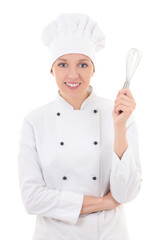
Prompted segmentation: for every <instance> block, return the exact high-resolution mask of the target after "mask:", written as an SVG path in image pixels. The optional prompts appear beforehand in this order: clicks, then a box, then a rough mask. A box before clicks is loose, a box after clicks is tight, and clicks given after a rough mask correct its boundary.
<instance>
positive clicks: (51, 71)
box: [50, 68, 54, 76]
mask: <svg viewBox="0 0 160 240" xmlns="http://www.w3.org/2000/svg"><path fill="white" fill-rule="evenodd" d="M50 73H51V74H52V75H53V76H54V72H53V70H52V68H51V70H50Z"/></svg>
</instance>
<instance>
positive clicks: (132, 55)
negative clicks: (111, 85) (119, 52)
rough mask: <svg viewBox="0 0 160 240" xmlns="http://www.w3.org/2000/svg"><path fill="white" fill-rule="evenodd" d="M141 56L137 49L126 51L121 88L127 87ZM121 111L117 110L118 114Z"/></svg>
mask: <svg viewBox="0 0 160 240" xmlns="http://www.w3.org/2000/svg"><path fill="white" fill-rule="evenodd" d="M141 57H142V54H141V51H140V50H139V49H136V48H131V50H130V51H129V52H128V55H127V61H126V80H125V82H124V85H123V88H129V86H130V81H131V78H132V76H133V74H134V72H135V70H136V68H137V67H138V65H139V63H140V60H141ZM122 112H123V111H122V110H119V114H121V113H122Z"/></svg>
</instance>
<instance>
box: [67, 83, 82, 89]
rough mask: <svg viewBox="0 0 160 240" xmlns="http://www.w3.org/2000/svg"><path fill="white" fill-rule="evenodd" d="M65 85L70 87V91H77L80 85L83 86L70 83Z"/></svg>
mask: <svg viewBox="0 0 160 240" xmlns="http://www.w3.org/2000/svg"><path fill="white" fill-rule="evenodd" d="M65 84H66V85H67V87H69V88H70V89H76V88H78V87H79V85H80V84H81V83H74V84H73V83H68V82H65Z"/></svg>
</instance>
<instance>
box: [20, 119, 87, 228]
mask: <svg viewBox="0 0 160 240" xmlns="http://www.w3.org/2000/svg"><path fill="white" fill-rule="evenodd" d="M18 173H19V186H20V192H21V196H22V200H23V203H24V206H25V209H26V211H27V212H28V213H29V214H35V215H41V216H44V217H48V218H54V219H57V220H61V221H64V222H66V223H70V224H76V223H77V220H78V217H79V214H80V210H81V207H82V203H83V195H82V194H78V193H75V192H70V191H61V190H58V189H50V188H48V187H47V186H46V184H45V181H44V179H43V174H42V168H41V165H40V161H39V157H38V153H37V149H36V141H35V134H34V128H33V126H32V124H31V123H30V122H29V121H28V119H27V118H26V116H25V117H24V119H23V124H22V128H21V131H20V141H19V152H18Z"/></svg>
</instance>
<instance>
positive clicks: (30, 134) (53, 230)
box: [18, 14, 141, 240]
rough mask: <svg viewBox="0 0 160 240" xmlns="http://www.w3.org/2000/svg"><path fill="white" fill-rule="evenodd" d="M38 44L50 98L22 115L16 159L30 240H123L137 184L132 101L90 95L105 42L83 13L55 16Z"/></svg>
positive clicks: (126, 94) (125, 93)
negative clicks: (46, 65) (47, 66)
mask: <svg viewBox="0 0 160 240" xmlns="http://www.w3.org/2000/svg"><path fill="white" fill-rule="evenodd" d="M42 39H43V42H44V43H45V44H46V45H47V46H48V47H49V50H50V53H51V62H52V65H51V70H50V72H51V74H52V75H53V76H54V77H55V79H56V83H57V86H58V93H57V96H56V99H55V100H53V101H52V102H50V103H48V104H46V105H44V106H42V107H39V108H37V109H34V110H32V111H31V112H30V113H28V114H26V116H25V117H24V121H23V126H22V130H21V139H20V149H19V156H18V164H19V180H20V189H21V194H22V199H23V202H24V206H25V208H26V210H27V212H28V213H29V214H35V215H37V218H36V227H35V232H34V240H62V239H69V240H71V239H73V240H82V239H83V240H90V239H92V240H128V239H129V235H128V232H127V224H126V221H125V213H124V209H123V204H124V203H127V202H129V201H132V200H133V199H134V198H135V197H136V196H137V194H138V193H139V190H140V184H141V165H140V159H139V148H138V133H137V127H136V123H135V118H134V116H133V114H132V112H133V111H134V109H135V106H136V103H135V100H134V98H133V96H132V93H131V91H130V90H129V89H128V88H124V89H121V90H120V91H119V92H118V94H117V97H116V100H115V102H112V101H111V100H108V99H106V98H102V97H99V96H97V95H96V93H95V92H94V91H93V88H92V86H91V85H90V81H91V78H92V76H93V74H94V73H95V52H96V51H98V50H100V49H101V48H103V47H104V45H105V36H104V34H103V32H102V31H101V30H100V28H99V26H98V25H97V23H96V22H93V21H92V20H91V19H90V18H89V17H88V16H87V15H83V14H61V15H60V16H59V17H58V18H57V21H53V22H52V23H50V24H49V25H47V27H46V28H45V29H44V31H43V34H42ZM120 110H121V111H122V113H121V114H119V111H120Z"/></svg>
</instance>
